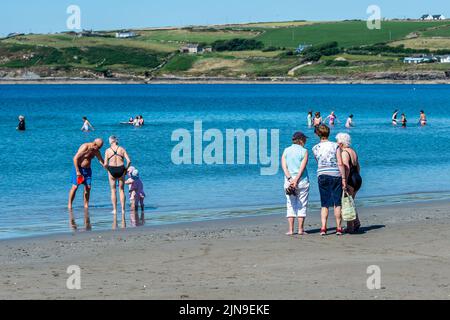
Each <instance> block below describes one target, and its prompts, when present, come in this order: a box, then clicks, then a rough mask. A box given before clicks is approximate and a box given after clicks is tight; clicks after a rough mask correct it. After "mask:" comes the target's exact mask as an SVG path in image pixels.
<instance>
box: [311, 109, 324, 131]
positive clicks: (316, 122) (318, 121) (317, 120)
mask: <svg viewBox="0 0 450 320" xmlns="http://www.w3.org/2000/svg"><path fill="white" fill-rule="evenodd" d="M322 122H323V119H322V116H321V115H320V112H316V114H315V116H314V120H313V126H314V127H315V128H317V127H318V126H320V125H321V124H322Z"/></svg>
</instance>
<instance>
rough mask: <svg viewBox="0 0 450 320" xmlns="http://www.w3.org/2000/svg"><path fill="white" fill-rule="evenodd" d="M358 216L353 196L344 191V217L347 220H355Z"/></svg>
mask: <svg viewBox="0 0 450 320" xmlns="http://www.w3.org/2000/svg"><path fill="white" fill-rule="evenodd" d="M356 218H357V212H356V205H355V201H354V200H353V198H352V197H351V196H350V195H349V194H348V192H347V191H344V194H343V195H342V219H344V221H345V222H351V221H355V220H356Z"/></svg>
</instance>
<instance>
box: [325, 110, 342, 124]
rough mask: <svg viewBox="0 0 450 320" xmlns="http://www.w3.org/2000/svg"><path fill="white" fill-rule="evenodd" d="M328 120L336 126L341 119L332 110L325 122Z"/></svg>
mask: <svg viewBox="0 0 450 320" xmlns="http://www.w3.org/2000/svg"><path fill="white" fill-rule="evenodd" d="M327 120H328V121H329V124H330V126H334V125H335V123H336V122H338V121H339V120H338V118H337V117H336V114H335V113H334V111H332V112H331V113H330V115H329V116H328V117H326V118H325V121H324V122H326V121H327Z"/></svg>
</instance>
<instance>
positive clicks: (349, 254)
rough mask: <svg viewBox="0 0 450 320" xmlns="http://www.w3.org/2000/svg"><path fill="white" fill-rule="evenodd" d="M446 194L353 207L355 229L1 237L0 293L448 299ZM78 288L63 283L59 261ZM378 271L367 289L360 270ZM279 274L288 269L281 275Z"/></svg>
mask: <svg viewBox="0 0 450 320" xmlns="http://www.w3.org/2000/svg"><path fill="white" fill-rule="evenodd" d="M449 205H450V200H442V201H433V202H426V203H410V204H397V205H387V206H380V207H370V208H369V207H367V208H361V210H360V216H361V218H362V222H363V229H362V231H363V232H362V233H361V234H358V235H345V236H343V237H337V236H335V235H334V234H333V230H334V229H333V228H334V222H333V219H332V217H330V220H329V221H330V226H329V227H330V235H329V236H327V237H321V236H320V235H319V234H318V229H319V228H320V219H319V212H318V211H317V210H313V211H311V212H310V213H309V217H308V219H307V222H306V227H307V230H308V231H309V233H310V234H309V235H307V236H303V237H302V236H294V237H287V236H285V235H284V232H286V228H287V225H286V221H285V220H286V219H285V217H284V212H280V214H277V215H271V216H263V217H247V218H237V219H226V220H221V221H218V220H215V221H204V222H198V223H187V224H177V225H167V226H159V227H149V228H141V229H132V230H125V231H116V232H113V231H99V232H90V233H86V232H83V233H78V234H75V235H73V234H68V235H52V236H47V237H39V238H32V239H30V238H27V239H13V240H4V241H1V244H2V245H3V250H2V251H0V279H2V286H1V287H0V299H156V300H159V299H180V300H183V299H193V300H197V299H255V300H260V299H288V300H289V299H424V298H425V299H446V300H448V299H450V270H449V269H448V268H447V266H448V263H450V252H449V251H448V237H449V236H450V228H449V227H450V213H449V211H448V207H449ZM71 265H77V266H80V268H81V270H82V290H80V291H73V290H68V289H67V288H66V280H67V278H68V275H67V273H66V270H67V268H68V266H71ZM370 265H377V266H379V267H380V268H381V271H382V287H381V289H380V290H369V289H368V288H367V287H366V280H367V277H368V275H367V267H368V266H370ZM286 275H290V276H289V277H286Z"/></svg>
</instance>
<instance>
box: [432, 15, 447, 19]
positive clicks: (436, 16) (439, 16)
mask: <svg viewBox="0 0 450 320" xmlns="http://www.w3.org/2000/svg"><path fill="white" fill-rule="evenodd" d="M433 20H445V17H444V15H442V14H435V15H433Z"/></svg>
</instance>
